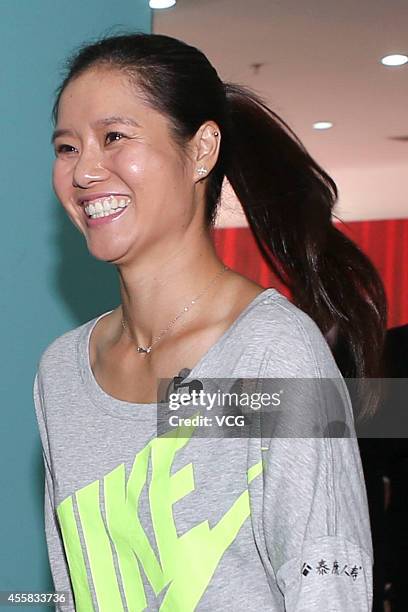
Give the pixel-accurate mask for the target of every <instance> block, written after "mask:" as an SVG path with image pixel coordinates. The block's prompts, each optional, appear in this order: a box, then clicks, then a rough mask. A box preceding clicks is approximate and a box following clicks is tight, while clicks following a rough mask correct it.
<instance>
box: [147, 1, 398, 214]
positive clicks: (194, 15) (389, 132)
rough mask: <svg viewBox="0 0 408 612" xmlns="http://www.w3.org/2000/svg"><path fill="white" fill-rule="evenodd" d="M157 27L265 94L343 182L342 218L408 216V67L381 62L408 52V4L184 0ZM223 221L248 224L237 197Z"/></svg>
mask: <svg viewBox="0 0 408 612" xmlns="http://www.w3.org/2000/svg"><path fill="white" fill-rule="evenodd" d="M153 31H154V32H156V33H162V34H168V35H170V36H175V37H176V38H180V39H182V40H185V41H186V42H188V43H189V44H193V45H195V46H197V47H198V48H200V49H201V50H202V51H204V52H205V53H206V55H207V56H208V58H209V59H210V61H211V62H212V63H213V64H214V66H215V67H216V69H217V71H218V73H219V75H220V77H221V78H222V79H223V80H228V81H235V82H240V83H243V84H245V85H248V86H250V87H252V88H253V89H255V90H256V91H257V92H258V93H259V94H261V96H262V97H263V98H264V99H265V100H266V101H267V103H268V104H269V106H270V107H271V108H272V109H273V110H275V111H276V112H278V113H279V114H280V115H281V116H282V117H283V118H284V119H285V120H286V121H287V122H288V123H289V124H290V125H291V127H292V128H293V129H294V130H295V132H297V134H298V135H299V136H300V138H301V139H302V140H303V142H304V144H305V145H306V147H307V148H308V149H309V152H310V153H311V154H312V155H313V156H314V157H315V159H316V160H317V161H318V162H319V163H320V164H321V165H322V166H323V167H324V168H325V169H326V170H327V171H328V172H329V173H330V174H331V175H332V177H333V178H334V179H335V180H336V182H337V185H338V187H339V191H340V200H339V204H338V206H337V208H336V212H337V214H338V216H339V217H341V218H343V219H347V220H358V219H385V218H400V217H408V64H407V65H405V66H402V67H394V68H386V67H385V66H383V65H382V64H380V63H379V59H380V58H381V57H382V56H383V55H386V54H387V53H398V52H399V53H408V0H354V1H352V0H340V1H339V0H178V2H177V4H176V6H175V7H173V8H170V9H165V10H156V11H153ZM253 64H261V66H260V67H259V69H258V70H256V69H255V68H254V67H253ZM320 120H330V121H332V122H333V123H334V124H335V126H334V128H332V129H331V130H327V131H323V132H317V131H315V130H313V129H312V124H313V122H315V121H320ZM404 136H406V137H407V140H406V141H404V140H395V139H394V138H396V137H397V138H399V137H404ZM219 224H220V225H242V224H245V219H244V218H243V216H242V214H240V207H239V205H237V204H236V202H235V199H234V197H233V196H232V197H231V196H229V197H228V193H227V194H226V200H225V203H224V204H223V210H222V212H221V215H220V220H219Z"/></svg>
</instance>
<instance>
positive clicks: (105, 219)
mask: <svg viewBox="0 0 408 612" xmlns="http://www.w3.org/2000/svg"><path fill="white" fill-rule="evenodd" d="M130 202H131V200H130V198H128V197H124V196H121V197H115V196H109V197H107V198H100V199H98V200H92V202H89V204H86V205H85V206H84V212H85V215H86V222H87V225H89V226H90V227H92V226H95V225H101V224H102V223H109V222H110V221H113V220H114V219H117V218H118V217H119V216H121V215H122V213H123V212H124V211H125V210H126V208H127V207H128V206H129V204H130Z"/></svg>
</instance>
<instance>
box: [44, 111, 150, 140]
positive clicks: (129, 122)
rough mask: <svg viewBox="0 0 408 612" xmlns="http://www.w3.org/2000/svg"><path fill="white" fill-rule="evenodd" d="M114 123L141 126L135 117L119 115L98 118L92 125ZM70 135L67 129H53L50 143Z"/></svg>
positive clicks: (70, 132)
mask: <svg viewBox="0 0 408 612" xmlns="http://www.w3.org/2000/svg"><path fill="white" fill-rule="evenodd" d="M114 123H124V124H125V125H132V126H133V127H142V126H141V125H140V123H138V122H137V121H136V120H135V119H132V118H131V117H120V116H119V115H112V116H110V117H104V118H103V119H98V120H97V121H95V122H94V123H93V124H92V127H98V126H100V125H103V126H105V127H106V126H108V125H112V124H114ZM70 135H72V131H71V130H67V129H62V128H61V129H58V130H54V131H53V133H52V136H51V144H53V143H54V140H55V139H56V138H58V137H59V136H70Z"/></svg>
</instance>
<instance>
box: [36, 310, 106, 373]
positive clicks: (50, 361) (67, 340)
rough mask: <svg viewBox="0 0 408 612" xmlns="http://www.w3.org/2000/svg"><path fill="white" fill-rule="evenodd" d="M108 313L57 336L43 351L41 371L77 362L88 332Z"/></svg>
mask: <svg viewBox="0 0 408 612" xmlns="http://www.w3.org/2000/svg"><path fill="white" fill-rule="evenodd" d="M108 312H110V311H108ZM105 314H107V313H102V314H101V315H98V316H96V317H93V318H92V319H89V320H87V321H85V323H81V324H80V325H78V326H77V327H74V328H73V329H70V330H68V331H66V332H64V333H63V334H61V335H60V336H57V337H56V338H54V340H52V341H51V342H50V343H49V344H48V345H47V346H46V347H45V349H44V350H43V351H42V353H41V355H40V358H39V360H38V369H39V371H41V370H44V369H49V367H50V366H52V368H55V367H58V366H62V367H66V366H67V365H68V364H70V363H72V362H73V360H76V353H77V347H78V344H79V342H80V341H81V340H84V341H85V338H86V337H87V335H88V332H89V331H90V329H91V328H92V326H93V325H94V324H95V323H96V321H97V320H98V319H99V318H100V317H103V316H104V315H105Z"/></svg>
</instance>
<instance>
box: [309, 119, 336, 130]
mask: <svg viewBox="0 0 408 612" xmlns="http://www.w3.org/2000/svg"><path fill="white" fill-rule="evenodd" d="M313 127H314V129H315V130H328V129H329V128H331V127H333V124H332V122H331V121H317V122H316V123H314V124H313Z"/></svg>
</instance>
